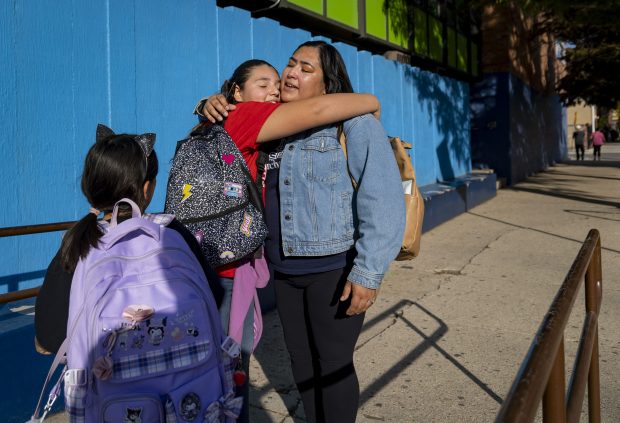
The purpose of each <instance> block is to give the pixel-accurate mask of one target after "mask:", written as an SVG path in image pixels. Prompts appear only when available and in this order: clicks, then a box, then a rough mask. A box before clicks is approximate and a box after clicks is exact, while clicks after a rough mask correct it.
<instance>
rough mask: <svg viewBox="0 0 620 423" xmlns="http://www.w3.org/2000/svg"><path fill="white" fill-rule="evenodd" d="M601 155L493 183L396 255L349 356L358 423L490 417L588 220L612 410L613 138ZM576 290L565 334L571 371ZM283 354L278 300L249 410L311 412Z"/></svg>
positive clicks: (578, 320)
mask: <svg viewBox="0 0 620 423" xmlns="http://www.w3.org/2000/svg"><path fill="white" fill-rule="evenodd" d="M602 156H603V160H602V161H600V162H592V161H591V157H592V156H591V150H590V151H589V152H588V153H586V158H587V159H586V160H585V161H583V162H572V161H568V162H566V163H564V164H559V165H557V166H555V167H553V168H550V169H549V170H548V171H546V172H543V173H540V174H538V175H535V176H532V177H531V178H529V179H528V180H527V181H526V182H523V183H521V184H518V185H517V186H515V187H513V188H506V189H502V190H500V191H498V194H497V197H495V198H494V199H492V200H490V201H488V202H486V203H484V204H482V205H481V206H479V207H477V208H475V209H473V210H471V211H470V212H469V213H466V214H463V215H460V216H458V217H457V218H455V219H453V220H451V221H448V222H446V223H444V224H442V225H440V226H438V227H436V228H435V229H433V230H431V231H429V232H428V233H425V234H424V236H423V238H422V249H423V250H422V254H421V255H420V257H418V258H416V259H414V260H413V261H410V262H398V263H394V264H393V265H392V267H391V269H390V271H389V273H388V275H387V277H386V279H385V281H384V283H383V285H382V289H381V293H380V295H379V300H378V301H377V303H376V304H375V306H374V307H373V308H371V311H370V312H369V313H368V315H367V317H366V324H365V327H364V331H363V333H362V336H361V338H360V341H359V343H358V347H357V352H356V356H355V362H356V367H357V371H358V376H359V379H360V385H361V399H360V402H361V404H360V410H359V414H358V422H377V421H384V422H398V423H401V422H421V423H426V422H438V423H443V422H492V421H494V418H495V415H496V413H497V411H498V409H499V407H500V404H501V402H502V400H503V398H504V397H505V395H506V393H507V392H508V390H509V388H510V386H511V384H512V381H513V379H514V377H515V375H516V372H517V370H518V368H519V366H520V364H521V362H522V361H523V359H524V357H525V353H526V352H527V350H528V348H529V346H530V344H531V342H532V338H533V335H534V334H535V332H536V330H537V329H538V326H539V325H540V322H541V321H542V318H543V316H544V314H545V313H546V312H547V309H548V307H549V305H550V304H551V301H552V299H553V297H554V296H555V294H556V292H557V290H558V288H559V286H560V285H561V283H562V282H563V280H564V277H565V276H566V273H567V272H568V270H569V268H570V266H571V264H572V262H573V260H574V258H575V256H576V255H577V251H578V250H579V248H580V247H581V243H582V242H583V240H584V239H585V237H586V235H587V233H588V231H589V229H591V228H597V229H598V230H599V231H600V232H601V238H602V245H603V305H602V313H601V316H600V323H599V324H600V327H599V343H600V368H601V398H602V404H601V406H602V420H603V421H604V422H617V421H620V394H619V392H620V360H619V358H620V356H619V355H620V325H619V323H618V322H620V288H619V285H618V282H619V281H620V144H607V145H605V146H604V147H603V151H602ZM588 159H589V161H588ZM582 292H583V290H582ZM583 301H584V300H583V299H582V298H578V299H577V301H576V302H575V306H574V309H573V310H574V311H573V316H572V317H571V320H570V322H569V325H568V327H567V331H566V335H565V339H566V354H567V358H566V366H567V374H568V373H569V371H568V368H569V367H572V363H573V357H574V353H575V350H576V348H577V340H578V338H579V335H580V331H581V326H582V320H583V308H584V305H583V304H584V302H583ZM287 360H288V357H287V353H286V349H285V347H284V344H283V342H282V335H281V328H280V325H279V320H278V316H277V315H276V314H275V312H273V313H270V314H268V315H267V316H265V331H264V335H263V339H262V341H261V344H260V346H259V348H258V350H257V351H256V354H255V356H254V358H253V360H252V361H251V369H250V376H251V382H252V386H253V390H252V392H251V403H252V410H251V413H252V414H251V417H252V418H251V420H252V422H256V423H262V422H303V421H305V420H304V418H303V417H304V414H303V407H302V406H301V405H300V401H299V397H298V395H297V392H296V390H295V388H294V384H293V382H292V378H291V375H290V371H289V370H288V362H287ZM567 377H568V376H567ZM585 410H587V400H586V403H585ZM586 413H587V411H586ZM584 416H586V414H585V413H584V415H583V416H582V421H587V417H584Z"/></svg>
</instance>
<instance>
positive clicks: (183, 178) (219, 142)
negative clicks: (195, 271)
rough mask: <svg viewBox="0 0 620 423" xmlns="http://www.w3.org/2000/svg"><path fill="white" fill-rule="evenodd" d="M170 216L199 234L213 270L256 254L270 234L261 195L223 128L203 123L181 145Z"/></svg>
mask: <svg viewBox="0 0 620 423" xmlns="http://www.w3.org/2000/svg"><path fill="white" fill-rule="evenodd" d="M165 213H171V214H174V215H175V216H176V218H177V219H178V220H180V221H181V223H183V224H184V225H185V226H186V227H187V228H188V229H189V230H190V231H191V232H192V233H193V234H194V235H195V236H196V239H197V240H198V242H199V243H200V247H201V249H202V252H203V254H204V256H205V258H206V259H207V261H208V262H209V264H210V265H211V266H213V267H218V266H222V265H224V264H227V263H231V262H233V261H237V260H239V259H241V258H243V257H245V256H247V255H249V254H251V253H253V252H254V251H256V250H257V249H258V248H259V247H260V246H261V245H262V243H263V241H264V239H265V237H266V236H267V225H266V224H265V221H264V218H263V203H262V198H261V194H260V192H259V191H258V188H257V186H256V183H255V182H254V181H253V180H252V177H251V175H250V172H249V170H248V168H247V165H246V162H245V160H244V158H243V156H242V155H241V152H240V151H239V149H238V148H237V146H236V145H235V143H234V141H233V140H232V139H231V138H230V136H229V135H228V133H227V132H226V131H225V130H224V128H222V127H221V126H220V125H209V126H202V125H201V126H199V127H198V129H197V130H194V131H193V132H192V134H191V135H190V137H189V138H187V139H184V140H181V141H179V142H178V143H177V150H176V153H175V155H174V159H173V160H172V167H171V169H170V176H169V177H168V188H167V191H166V205H165Z"/></svg>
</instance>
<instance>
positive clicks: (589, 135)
mask: <svg viewBox="0 0 620 423" xmlns="http://www.w3.org/2000/svg"><path fill="white" fill-rule="evenodd" d="M586 140H587V141H588V150H589V149H591V148H592V126H591V125H590V124H589V123H586Z"/></svg>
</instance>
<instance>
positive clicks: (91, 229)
mask: <svg viewBox="0 0 620 423" xmlns="http://www.w3.org/2000/svg"><path fill="white" fill-rule="evenodd" d="M102 235H103V232H102V231H101V229H100V228H99V224H98V223H97V216H96V215H95V214H94V213H88V214H87V215H86V216H84V217H83V218H82V219H80V220H79V221H77V222H76V223H75V225H73V226H72V227H71V229H69V230H68V231H67V233H66V234H65V236H64V237H63V239H62V245H61V247H60V257H61V265H62V268H63V269H64V270H65V271H66V272H68V273H73V271H74V270H75V266H77V263H78V261H79V260H80V259H81V258H85V257H86V255H87V254H88V252H89V251H90V249H91V247H92V248H94V247H97V243H98V242H99V239H100V238H101V236H102Z"/></svg>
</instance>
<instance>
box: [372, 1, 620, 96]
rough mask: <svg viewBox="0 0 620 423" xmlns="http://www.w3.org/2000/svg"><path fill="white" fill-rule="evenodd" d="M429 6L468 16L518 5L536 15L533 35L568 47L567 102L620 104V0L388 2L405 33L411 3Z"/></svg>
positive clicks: (561, 85)
mask: <svg viewBox="0 0 620 423" xmlns="http://www.w3.org/2000/svg"><path fill="white" fill-rule="evenodd" d="M423 4H428V5H429V6H433V7H437V6H439V7H453V6H452V5H455V6H456V8H457V11H458V13H459V14H462V15H463V16H476V14H477V13H476V11H480V10H482V8H484V7H486V6H507V5H510V4H514V5H516V6H518V7H519V8H520V9H521V10H522V11H523V12H524V13H525V14H526V15H529V16H532V17H535V18H536V19H535V22H536V25H535V28H534V31H533V34H532V37H537V36H539V35H541V34H549V35H551V36H552V37H551V39H552V40H555V41H559V42H560V43H561V44H562V45H563V46H564V48H563V53H562V54H561V57H560V59H561V60H563V61H564V64H565V72H564V73H563V74H562V75H561V76H560V78H559V80H558V83H557V85H556V91H557V92H558V94H559V95H560V98H561V99H562V100H563V101H564V103H566V104H575V103H577V102H580V101H585V102H586V103H587V104H592V105H597V106H602V107H611V108H614V107H616V106H617V105H618V103H620V77H619V75H620V0H452V1H450V0H426V1H423V0H384V8H385V10H386V12H388V13H389V15H390V19H391V21H392V22H394V26H395V27H396V28H395V29H396V32H397V33H400V34H401V35H404V36H407V35H408V34H411V33H412V29H413V28H411V27H410V25H411V22H413V15H412V13H411V9H412V8H411V7H408V6H413V5H417V6H421V5H423ZM407 9H408V11H407ZM472 12H473V13H472ZM483 48H484V47H483ZM483 54H484V51H483Z"/></svg>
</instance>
